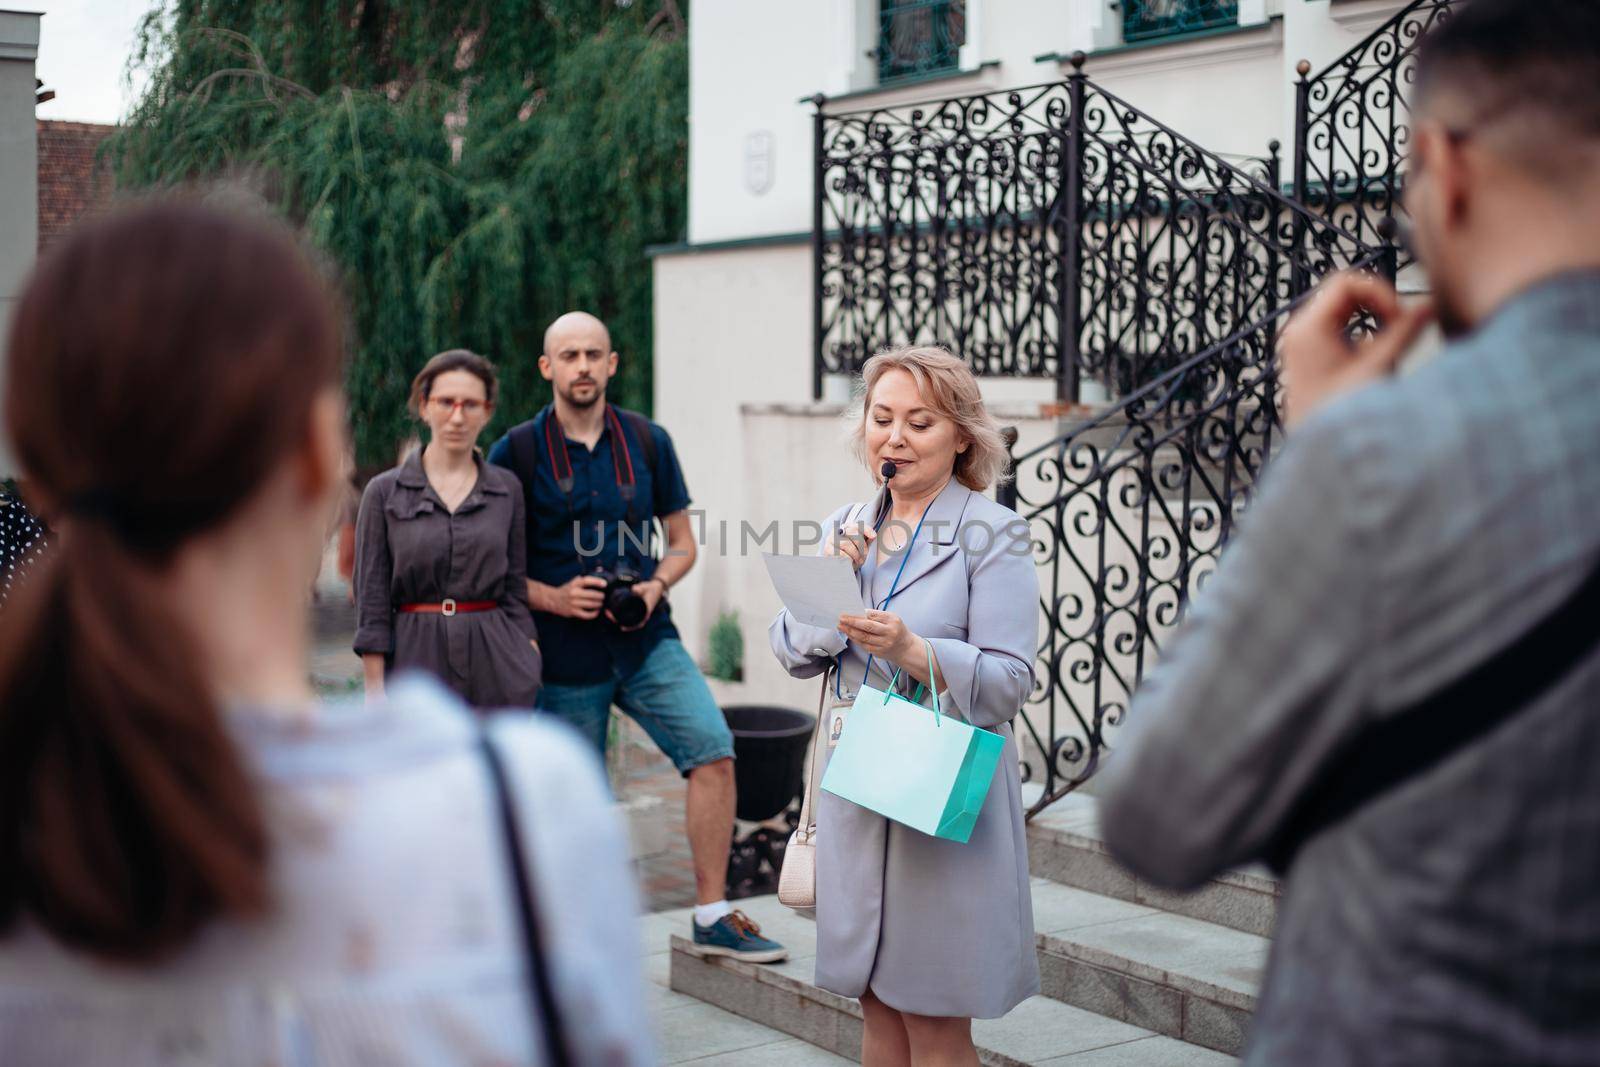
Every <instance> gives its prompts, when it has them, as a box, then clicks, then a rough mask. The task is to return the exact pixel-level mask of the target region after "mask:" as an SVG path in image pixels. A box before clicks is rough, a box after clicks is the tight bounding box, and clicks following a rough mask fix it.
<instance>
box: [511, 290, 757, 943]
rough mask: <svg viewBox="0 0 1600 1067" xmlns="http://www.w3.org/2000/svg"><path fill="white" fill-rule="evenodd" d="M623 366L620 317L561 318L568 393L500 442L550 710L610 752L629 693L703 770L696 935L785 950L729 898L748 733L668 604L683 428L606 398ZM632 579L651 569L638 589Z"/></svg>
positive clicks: (688, 560)
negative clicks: (676, 430) (654, 534)
mask: <svg viewBox="0 0 1600 1067" xmlns="http://www.w3.org/2000/svg"><path fill="white" fill-rule="evenodd" d="M617 363H618V357H617V353H616V351H615V350H613V348H612V347H611V334H610V332H609V331H608V330H607V329H606V325H605V323H603V322H601V321H600V320H599V319H597V318H596V317H595V316H593V315H590V314H588V313H587V312H583V311H570V312H568V313H567V314H565V315H562V316H561V317H560V318H558V319H556V320H555V321H554V322H552V323H551V324H550V326H549V328H548V329H547V330H545V335H544V352H543V354H542V355H540V357H539V372H540V373H541V374H543V375H544V377H545V380H546V381H548V382H549V383H550V384H551V387H552V389H553V390H554V392H555V400H554V402H553V403H551V404H550V406H548V407H546V408H545V409H544V410H543V411H541V412H540V413H539V414H538V415H537V416H535V417H534V418H533V419H532V420H530V421H528V422H525V423H522V424H521V425H520V426H516V427H513V428H512V429H511V430H510V432H508V433H507V434H506V435H505V436H504V437H502V438H501V439H500V440H499V441H497V442H496V443H495V445H494V447H493V448H492V449H490V450H489V461H490V462H491V463H496V464H499V465H500V466H502V467H505V468H507V469H509V470H511V471H512V472H513V473H515V474H516V475H517V477H518V478H520V479H521V480H522V486H523V491H524V493H525V494H526V495H527V509H526V510H527V522H528V606H529V607H530V608H532V610H533V615H534V618H535V620H536V621H537V623H538V628H539V637H540V641H541V643H542V645H543V651H544V659H545V668H544V689H543V691H542V692H541V693H540V695H539V701H538V703H539V707H540V709H542V710H543V711H546V712H549V713H551V714H555V715H559V716H560V717H561V718H563V719H565V720H566V721H567V722H569V723H571V724H572V725H573V726H574V727H576V728H577V729H578V730H579V732H581V733H582V734H583V735H584V736H585V737H587V738H588V739H589V740H590V742H591V743H592V744H593V745H594V746H595V750H596V751H597V752H599V753H601V754H602V755H603V754H604V752H605V746H606V725H607V722H608V720H609V717H610V712H611V706H612V705H613V704H615V705H616V706H617V707H618V708H620V709H622V711H623V712H624V713H626V714H628V715H630V716H632V717H633V718H634V720H635V721H637V722H638V723H639V724H640V725H641V726H643V727H644V728H645V731H646V732H647V733H649V734H650V736H651V738H652V739H653V740H654V741H655V742H656V744H657V745H659V746H660V747H661V750H662V751H663V752H664V753H666V755H667V756H668V757H669V758H670V759H671V760H672V762H673V764H674V765H675V766H676V767H677V768H678V770H679V771H680V772H681V773H682V774H683V775H684V776H685V777H686V778H687V779H688V790H687V798H686V805H687V813H686V814H687V819H686V822H687V827H688V833H689V848H690V851H691V852H692V853H693V855H694V873H695V894H696V896H695V899H696V901H697V907H696V908H695V916H694V920H693V923H692V926H693V934H694V940H695V942H696V943H697V944H699V945H700V946H701V947H702V948H703V949H704V950H705V951H707V952H711V953H714V954H718V955H726V956H735V957H738V958H740V959H744V960H749V961H752V962H756V963H771V962H776V961H778V960H781V959H784V958H785V957H786V956H787V955H788V952H787V950H785V949H784V947H783V946H782V945H780V944H778V943H777V942H776V941H772V940H771V939H769V938H765V937H762V936H761V931H760V929H759V928H758V927H757V926H756V925H755V924H754V923H753V922H751V921H749V920H748V919H747V918H746V917H745V916H744V915H743V914H742V913H740V912H736V911H734V910H733V909H732V908H731V907H730V906H729V904H728V902H727V900H725V899H724V897H725V894H726V886H727V878H728V849H729V847H730V845H731V843H732V839H733V817H734V781H733V737H732V735H731V734H730V733H729V732H728V724H727V720H726V719H725V718H724V717H723V714H722V709H721V708H719V707H718V706H717V702H716V701H715V700H714V699H713V698H712V696H711V690H710V689H709V688H708V687H707V686H706V683H705V679H704V678H703V677H701V675H700V670H699V668H698V667H696V666H695V664H694V660H693V659H691V658H690V656H689V653H688V651H687V650H685V649H684V647H683V642H682V641H680V640H679V638H678V631H677V628H676V627H674V626H673V625H672V618H671V613H670V608H669V607H668V604H667V590H669V589H671V588H672V586H673V585H674V584H675V583H676V582H677V581H678V580H679V579H681V578H682V577H683V576H684V575H685V574H686V573H688V571H689V568H691V567H693V566H694V562H695V541H694V535H693V533H692V532H691V530H690V526H689V514H688V510H687V509H688V507H689V490H688V487H687V486H685V485H684V481H683V471H682V470H681V469H680V467H679V466H678V457H677V453H676V452H675V451H674V449H673V447H672V438H670V437H669V436H667V432H666V431H665V430H663V429H662V428H661V427H660V426H657V425H656V424H655V423H653V422H651V421H650V420H649V419H647V418H645V417H644V416H643V415H640V414H637V413H635V412H632V411H627V410H624V409H622V408H619V407H616V406H615V405H612V404H610V403H608V402H607V401H606V386H607V384H608V383H609V382H610V381H611V378H612V377H613V376H614V375H615V374H616V373H617ZM653 519H657V520H660V522H661V525H662V528H663V529H664V530H665V532H666V542H667V550H666V552H665V553H664V554H663V555H662V557H661V558H660V559H659V560H658V559H655V558H653V556H652V554H651V552H650V543H651V522H652V520H653ZM617 576H622V577H623V578H624V579H626V578H628V577H631V578H633V579H635V580H634V581H633V584H632V590H631V592H632V595H631V596H630V595H629V592H628V591H627V590H626V589H625V588H619V583H618V582H617V581H616V580H615V579H616V577H617ZM608 583H609V585H610V588H611V589H612V592H611V594H610V595H609V596H608V594H607V588H608Z"/></svg>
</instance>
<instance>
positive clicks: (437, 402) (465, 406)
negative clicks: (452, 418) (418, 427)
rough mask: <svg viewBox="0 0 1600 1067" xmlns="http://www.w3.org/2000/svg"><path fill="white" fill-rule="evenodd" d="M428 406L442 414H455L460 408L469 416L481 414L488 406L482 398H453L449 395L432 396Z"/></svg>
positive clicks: (462, 412)
mask: <svg viewBox="0 0 1600 1067" xmlns="http://www.w3.org/2000/svg"><path fill="white" fill-rule="evenodd" d="M428 406H429V407H430V408H432V409H433V410H434V411H436V412H438V413H439V414H440V415H454V414H455V413H456V411H457V410H458V409H459V410H460V412H461V414H463V415H466V416H467V417H469V418H470V417H472V416H474V415H481V414H483V411H484V409H485V408H486V407H488V406H489V405H487V404H485V403H484V402H483V401H482V400H451V399H450V398H449V397H443V396H430V397H429V398H428Z"/></svg>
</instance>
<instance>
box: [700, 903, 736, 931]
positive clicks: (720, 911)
mask: <svg viewBox="0 0 1600 1067" xmlns="http://www.w3.org/2000/svg"><path fill="white" fill-rule="evenodd" d="M732 910H733V905H732V904H729V903H728V902H727V901H726V900H718V901H713V902H712V903H710V904H696V905H695V906H694V921H695V922H696V923H698V924H699V925H701V926H710V925H711V924H712V923H714V922H716V921H717V920H718V919H720V918H722V917H723V916H724V915H726V914H728V913H729V912H730V911H732Z"/></svg>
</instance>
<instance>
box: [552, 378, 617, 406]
mask: <svg viewBox="0 0 1600 1067" xmlns="http://www.w3.org/2000/svg"><path fill="white" fill-rule="evenodd" d="M590 382H591V384H593V385H594V391H593V392H591V393H589V395H588V396H578V395H577V392H578V391H577V388H576V385H572V386H568V387H567V388H566V389H563V390H561V399H563V400H565V401H566V402H567V403H568V404H571V405H572V406H573V407H575V408H578V409H579V410H583V409H585V408H592V407H594V406H595V405H596V404H598V403H600V402H601V401H602V400H604V399H605V398H606V387H605V386H604V385H602V384H601V383H600V382H597V381H594V380H593V379H590Z"/></svg>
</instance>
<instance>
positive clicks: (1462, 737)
mask: <svg viewBox="0 0 1600 1067" xmlns="http://www.w3.org/2000/svg"><path fill="white" fill-rule="evenodd" d="M1596 618H1600V563H1597V564H1596V565H1595V566H1594V567H1593V568H1592V569H1591V570H1590V571H1589V573H1588V575H1587V576H1586V577H1585V578H1584V580H1583V581H1582V582H1581V583H1580V584H1579V585H1578V588H1577V589H1576V590H1574V591H1573V592H1572V593H1571V594H1569V595H1568V596H1567V598H1566V599H1565V600H1563V601H1562V602H1561V603H1560V604H1559V605H1557V606H1556V608H1555V610H1554V611H1552V612H1551V613H1550V614H1548V615H1546V616H1545V617H1544V618H1543V619H1541V620H1540V621H1539V623H1538V624H1537V625H1535V626H1534V627H1533V628H1532V629H1530V630H1528V631H1526V632H1525V633H1524V634H1523V635H1522V636H1521V637H1519V638H1517V640H1516V641H1514V642H1512V643H1511V644H1510V645H1508V646H1506V647H1505V648H1503V649H1501V650H1500V651H1499V652H1497V653H1495V654H1494V655H1493V656H1490V657H1489V658H1488V659H1487V660H1485V661H1484V662H1482V663H1481V664H1479V665H1478V666H1477V667H1474V668H1473V669H1472V670H1470V671H1468V672H1467V673H1466V674H1464V675H1462V676H1461V677H1460V678H1457V679H1456V680H1455V681H1454V682H1451V683H1450V684H1449V685H1446V686H1445V687H1444V688H1443V689H1440V690H1438V691H1437V692H1435V693H1432V694H1430V695H1428V696H1426V697H1424V698H1423V699H1422V700H1420V701H1418V702H1417V703H1415V704H1412V705H1411V706H1410V707H1407V708H1403V709H1401V710H1399V711H1397V712H1394V713H1393V714H1390V715H1387V716H1385V717H1384V718H1383V719H1381V720H1379V721H1378V722H1376V723H1373V724H1372V725H1371V726H1368V727H1367V728H1366V729H1364V730H1362V731H1361V732H1360V733H1358V734H1357V735H1356V736H1355V737H1354V738H1353V739H1352V740H1351V742H1350V743H1349V744H1348V745H1346V746H1345V747H1344V749H1343V750H1341V751H1340V752H1338V753H1337V754H1336V755H1335V756H1334V758H1333V760H1332V761H1330V762H1329V764H1328V766H1327V767H1326V768H1325V769H1324V770H1323V771H1322V772H1321V773H1320V774H1319V775H1318V776H1317V777H1316V778H1315V779H1314V780H1313V781H1312V783H1311V787H1310V788H1309V789H1308V790H1307V791H1306V792H1305V793H1304V794H1303V795H1302V798H1301V800H1300V801H1299V802H1298V803H1296V804H1295V806H1294V807H1293V808H1292V809H1291V810H1290V812H1289V817H1288V819H1286V820H1285V822H1284V824H1283V826H1282V827H1281V828H1280V829H1279V830H1278V831H1277V832H1276V833H1275V834H1274V835H1273V838H1272V840H1270V841H1269V842H1268V843H1267V846H1266V847H1265V848H1264V849H1263V850H1262V854H1263V858H1265V859H1266V861H1267V863H1268V864H1269V865H1270V866H1272V867H1274V868H1276V869H1277V870H1278V871H1279V872H1286V871H1288V869H1289V865H1290V864H1291V863H1292V862H1293V861H1294V857H1295V854H1296V853H1297V852H1298V851H1299V850H1300V848H1301V847H1302V846H1303V845H1305V843H1306V842H1308V841H1310V840H1311V839H1312V838H1314V837H1316V836H1317V835H1319V834H1320V833H1322V832H1323V831H1324V830H1326V829H1328V828H1329V827H1331V826H1333V825H1335V824H1337V823H1340V822H1343V821H1345V820H1346V819H1349V818H1350V817H1352V816H1353V815H1355V814H1356V813H1357V812H1358V811H1360V810H1361V809H1362V808H1364V807H1365V806H1367V805H1368V804H1369V803H1372V802H1373V801H1375V800H1378V799H1380V798H1381V797H1383V796H1385V795H1387V794H1388V793H1390V792H1391V791H1392V790H1393V789H1395V788H1396V787H1397V786H1400V785H1403V784H1404V783H1406V782H1409V781H1414V780H1416V779H1417V778H1420V777H1421V776H1422V775H1424V774H1427V773H1428V772H1429V771H1431V770H1433V769H1434V768H1435V767H1437V766H1438V765H1439V764H1441V763H1443V762H1444V761H1445V760H1446V759H1448V758H1450V757H1451V756H1453V755H1455V754H1456V753H1458V752H1460V751H1461V750H1462V749H1464V748H1466V747H1468V746H1469V745H1471V744H1473V743H1474V742H1476V741H1479V740H1481V739H1483V738H1484V737H1486V736H1488V735H1489V734H1490V733H1491V732H1493V731H1494V730H1496V729H1498V728H1499V727H1501V726H1503V725H1505V724H1506V723H1508V722H1510V721H1511V720H1512V719H1515V718H1516V717H1517V716H1518V715H1519V714H1520V713H1522V712H1523V711H1525V710H1527V709H1528V708H1530V707H1532V706H1534V705H1535V704H1537V703H1538V701H1539V698H1540V697H1542V696H1544V694H1545V693H1547V692H1549V691H1550V690H1551V689H1553V688H1555V686H1556V685H1558V684H1560V683H1561V682H1562V681H1564V680H1565V679H1566V678H1567V677H1568V676H1569V675H1571V674H1572V672H1573V671H1575V670H1576V669H1577V668H1578V666H1579V665H1580V664H1582V663H1583V662H1584V660H1586V659H1587V658H1588V657H1589V656H1590V655H1591V654H1593V653H1594V652H1595V651H1596V649H1600V626H1597V625H1595V619H1596ZM1574 710H1575V711H1576V709H1574Z"/></svg>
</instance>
